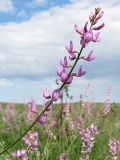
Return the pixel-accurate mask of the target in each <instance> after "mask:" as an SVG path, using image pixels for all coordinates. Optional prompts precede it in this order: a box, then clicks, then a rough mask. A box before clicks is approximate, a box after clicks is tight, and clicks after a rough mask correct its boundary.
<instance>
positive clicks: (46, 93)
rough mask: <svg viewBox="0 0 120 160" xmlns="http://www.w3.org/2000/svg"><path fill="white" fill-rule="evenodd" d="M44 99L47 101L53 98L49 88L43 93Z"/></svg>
mask: <svg viewBox="0 0 120 160" xmlns="http://www.w3.org/2000/svg"><path fill="white" fill-rule="evenodd" d="M43 97H44V98H46V99H50V98H51V95H50V92H49V90H48V89H47V88H45V89H44V91H43Z"/></svg>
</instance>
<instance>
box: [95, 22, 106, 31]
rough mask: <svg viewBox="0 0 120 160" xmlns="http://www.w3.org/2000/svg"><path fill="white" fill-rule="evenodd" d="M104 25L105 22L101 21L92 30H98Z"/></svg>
mask: <svg viewBox="0 0 120 160" xmlns="http://www.w3.org/2000/svg"><path fill="white" fill-rule="evenodd" d="M104 26H105V23H102V24H100V25H98V26H96V27H94V28H93V30H100V29H102V28H103V27H104Z"/></svg>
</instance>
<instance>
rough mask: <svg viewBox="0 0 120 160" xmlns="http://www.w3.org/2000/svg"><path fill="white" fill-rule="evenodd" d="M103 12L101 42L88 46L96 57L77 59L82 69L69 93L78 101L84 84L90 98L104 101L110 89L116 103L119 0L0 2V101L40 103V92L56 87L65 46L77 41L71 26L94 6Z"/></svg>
mask: <svg viewBox="0 0 120 160" xmlns="http://www.w3.org/2000/svg"><path fill="white" fill-rule="evenodd" d="M98 6H100V7H101V8H102V10H104V12H105V14H104V17H103V18H102V20H101V22H105V27H104V29H102V30H101V35H100V36H101V41H100V42H99V43H94V44H93V43H92V44H89V45H88V47H86V48H85V50H84V52H83V54H87V53H88V52H89V51H90V50H94V54H95V56H96V59H95V60H94V61H92V62H83V61H81V62H80V63H79V65H82V66H83V68H84V69H85V70H86V75H85V76H84V77H82V78H75V79H74V81H73V83H72V85H71V87H70V94H71V95H73V97H74V101H78V100H79V97H80V94H82V93H84V90H85V88H86V86H87V84H91V87H92V90H93V93H94V100H95V101H100V102H104V101H105V98H106V91H107V88H108V87H109V86H111V87H112V101H113V102H120V94H119V93H120V71H119V69H120V56H119V55H120V44H119V43H120V1H119V0H109V1H108V0H0V101H2V102H6V101H7V102H13V101H14V102H27V101H29V99H30V98H31V97H34V98H35V99H36V100H37V102H38V103H42V102H43V101H44V99H43V96H42V94H43V89H44V88H49V90H51V91H52V90H53V89H55V88H56V84H55V80H56V79H57V78H58V77H57V74H56V68H57V66H58V65H59V61H60V59H63V57H64V56H65V55H67V52H66V49H65V45H66V44H68V43H69V41H70V40H72V41H73V43H74V46H75V48H76V49H77V50H79V49H80V43H79V41H80V39H79V36H78V34H77V33H76V32H75V31H74V24H78V25H79V26H83V25H84V23H85V22H86V21H88V16H89V13H90V12H91V11H94V8H95V7H98Z"/></svg>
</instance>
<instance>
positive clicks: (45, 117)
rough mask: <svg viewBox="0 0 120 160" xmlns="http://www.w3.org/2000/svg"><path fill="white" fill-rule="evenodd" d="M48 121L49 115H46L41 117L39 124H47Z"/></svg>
mask: <svg viewBox="0 0 120 160" xmlns="http://www.w3.org/2000/svg"><path fill="white" fill-rule="evenodd" d="M46 121H47V114H45V113H44V114H42V115H41V116H40V117H39V123H40V124H44V123H46Z"/></svg>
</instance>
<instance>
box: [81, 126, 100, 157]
mask: <svg viewBox="0 0 120 160" xmlns="http://www.w3.org/2000/svg"><path fill="white" fill-rule="evenodd" d="M96 134H98V129H97V126H96V125H95V124H91V126H90V128H86V129H82V130H81V132H80V136H81V140H82V150H81V153H82V154H84V155H86V156H88V155H89V154H90V153H91V151H92V149H93V147H94V143H95V140H94V139H95V136H96Z"/></svg>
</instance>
